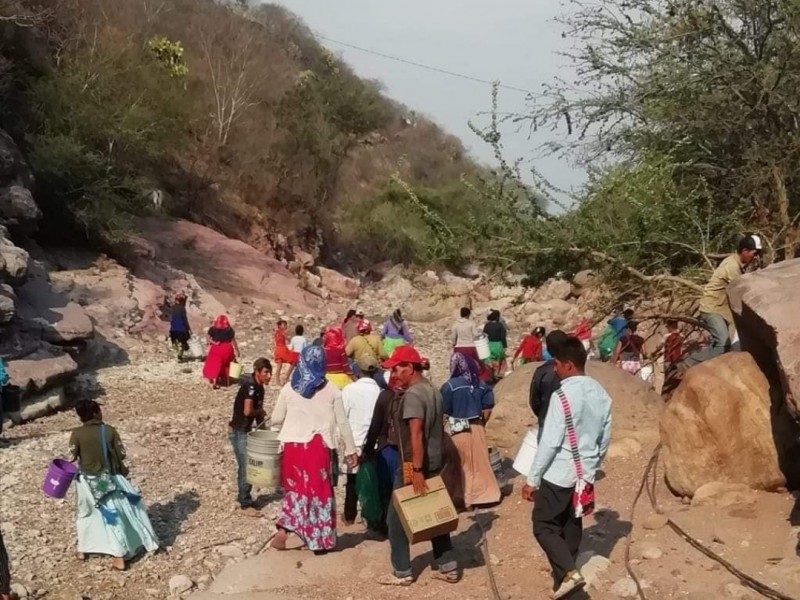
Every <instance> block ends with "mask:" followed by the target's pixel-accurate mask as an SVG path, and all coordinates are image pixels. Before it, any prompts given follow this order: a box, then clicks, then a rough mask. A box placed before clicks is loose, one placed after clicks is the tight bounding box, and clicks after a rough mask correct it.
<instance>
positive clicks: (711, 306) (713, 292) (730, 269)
mask: <svg viewBox="0 0 800 600" xmlns="http://www.w3.org/2000/svg"><path fill="white" fill-rule="evenodd" d="M743 273H744V267H743V266H742V264H741V263H740V262H739V256H738V255H736V254H731V255H730V256H729V257H728V258H726V259H725V260H723V261H722V262H721V263H720V265H719V266H718V267H717V269H716V270H715V271H714V274H713V275H711V279H709V280H708V283H707V284H706V287H705V288H704V289H703V297H702V298H701V299H700V312H704V313H716V314H718V315H721V316H722V317H723V318H724V319H725V321H727V323H728V324H729V325H732V324H733V314H732V313H731V307H730V304H729V302H728V293H727V290H728V284H730V282H731V281H735V280H736V279H738V278H739V277H741V276H742V274H743Z"/></svg>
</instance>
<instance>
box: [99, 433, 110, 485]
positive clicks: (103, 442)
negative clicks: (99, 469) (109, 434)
mask: <svg viewBox="0 0 800 600" xmlns="http://www.w3.org/2000/svg"><path fill="white" fill-rule="evenodd" d="M100 445H101V446H102V449H103V466H104V467H105V469H106V471H108V472H109V473H111V468H110V466H109V464H108V443H107V442H106V425H105V423H103V424H102V425H100Z"/></svg>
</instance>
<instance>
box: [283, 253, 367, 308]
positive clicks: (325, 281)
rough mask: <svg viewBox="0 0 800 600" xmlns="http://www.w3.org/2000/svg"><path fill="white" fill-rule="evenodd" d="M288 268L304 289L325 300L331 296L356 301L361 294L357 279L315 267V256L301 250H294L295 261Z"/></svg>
mask: <svg viewBox="0 0 800 600" xmlns="http://www.w3.org/2000/svg"><path fill="white" fill-rule="evenodd" d="M288 266H289V271H290V272H292V273H294V274H295V275H297V278H298V279H299V280H300V287H301V288H302V289H304V290H306V291H307V292H309V293H311V294H314V295H315V296H317V297H318V298H322V299H323V300H327V299H329V298H330V297H331V294H333V295H335V296H339V297H341V298H347V299H349V300H356V299H358V297H359V295H360V294H361V283H360V282H359V281H358V280H357V279H353V278H352V277H347V276H346V275H342V274H341V273H339V272H338V271H334V270H333V269H328V268H326V267H321V266H318V265H315V261H314V256H313V255H312V254H310V253H309V252H306V251H305V250H301V249H300V248H295V249H294V260H292V261H291V262H290V263H289V265H288Z"/></svg>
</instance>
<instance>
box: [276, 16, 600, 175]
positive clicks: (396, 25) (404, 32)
mask: <svg viewBox="0 0 800 600" xmlns="http://www.w3.org/2000/svg"><path fill="white" fill-rule="evenodd" d="M275 1H276V2H277V3H278V4H281V5H283V6H285V7H286V8H288V9H290V10H292V11H293V12H295V13H296V14H298V15H299V16H300V17H302V19H303V20H304V21H305V22H306V24H307V25H308V26H309V27H310V28H311V29H312V31H314V32H315V33H317V34H320V35H323V36H326V37H328V38H332V39H335V40H339V41H341V42H346V43H349V44H353V45H356V46H360V47H362V48H367V49H369V50H374V51H376V52H381V53H384V54H389V55H392V56H397V57H400V58H404V59H406V60H410V61H414V62H418V63H423V64H427V65H431V66H434V67H438V68H441V69H445V70H448V71H455V72H458V73H463V74H465V75H470V76H472V77H476V78H479V79H484V80H487V81H493V80H499V81H500V82H501V83H503V84H506V85H510V86H514V87H519V88H523V89H527V90H532V91H534V92H536V91H539V90H541V86H542V83H543V82H545V81H550V80H552V79H553V78H554V77H555V76H557V75H558V76H561V77H564V78H567V79H571V78H572V76H573V70H572V68H571V67H570V65H569V62H568V60H567V59H565V58H563V57H561V56H558V55H557V52H558V51H559V50H565V49H567V46H566V44H567V43H568V42H567V41H566V40H564V39H563V38H562V37H561V26H560V25H559V24H557V23H555V22H554V21H553V19H554V18H555V17H556V16H557V15H558V14H561V12H562V11H563V8H562V7H561V3H560V2H558V1H556V0H501V1H500V2H496V3H488V2H486V0H426V1H423V0H405V1H404V2H397V1H392V2H390V1H388V0H275ZM321 43H323V44H324V45H325V46H326V47H328V48H330V49H331V50H332V51H334V52H335V53H336V54H337V55H339V56H341V57H342V58H343V59H344V60H345V61H346V62H347V63H348V64H350V65H351V66H352V68H353V69H354V71H355V72H356V73H357V74H358V75H360V76H362V77H367V78H370V79H378V80H380V81H381V82H382V83H383V85H384V86H385V93H386V94H387V95H388V96H390V97H391V98H393V99H395V100H397V101H399V102H402V103H403V104H405V105H407V106H408V107H409V108H410V109H413V110H416V111H417V112H418V113H422V114H424V115H426V116H427V117H429V118H431V119H432V120H434V121H435V122H436V123H438V124H439V125H441V126H442V127H443V128H444V129H445V130H447V131H448V132H450V133H452V134H455V135H456V136H458V137H459V138H461V140H462V141H463V142H464V145H465V146H466V147H467V148H468V149H469V150H470V152H471V153H472V155H473V156H475V157H476V158H478V159H479V160H481V161H484V162H489V163H491V162H493V160H492V153H491V149H490V148H489V147H488V146H486V145H485V144H484V143H483V142H482V141H481V140H480V139H478V138H477V137H476V136H475V135H474V134H473V133H472V131H470V129H469V127H468V126H467V121H468V120H470V119H473V120H475V121H476V122H478V123H480V122H481V121H480V117H478V116H477V115H478V114H479V113H481V112H485V111H487V110H488V109H489V107H490V87H489V86H488V85H484V84H481V83H476V82H472V81H467V80H464V79H459V78H455V77H450V76H447V75H443V74H439V73H434V72H430V71H427V70H423V69H420V68H417V67H414V66H411V65H406V64H402V63H399V62H395V61H392V60H388V59H385V58H382V57H379V56H375V55H372V54H368V53H365V52H361V51H358V50H354V49H351V48H347V47H343V46H340V45H338V44H334V43H331V42H327V41H324V40H321ZM525 107H526V101H525V94H523V93H520V92H514V91H509V90H501V92H500V110H501V111H508V112H524V111H525ZM504 134H505V138H504V147H505V150H506V155H507V158H509V159H514V158H518V157H520V158H524V159H530V160H534V165H535V166H536V168H537V169H538V170H539V171H540V172H542V173H544V174H545V176H547V177H548V178H549V179H550V180H551V181H552V182H553V183H554V184H556V185H557V186H559V187H562V188H566V189H569V188H575V187H576V186H579V185H580V184H581V183H583V181H584V174H583V172H582V171H580V170H575V169H573V168H572V167H571V166H570V165H569V164H568V163H567V161H565V160H564V159H562V158H556V157H548V158H538V156H539V153H538V152H537V151H536V149H537V147H538V146H539V145H540V144H541V143H542V142H544V141H547V139H549V138H548V137H546V136H550V135H551V134H549V133H547V134H543V133H537V134H534V137H533V138H531V139H529V138H528V132H527V131H525V132H522V133H514V131H513V128H512V127H511V126H508V127H506V128H505V130H504Z"/></svg>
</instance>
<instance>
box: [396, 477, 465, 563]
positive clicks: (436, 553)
mask: <svg viewBox="0 0 800 600" xmlns="http://www.w3.org/2000/svg"><path fill="white" fill-rule="evenodd" d="M401 487H403V474H402V468H401V469H400V470H399V471H398V472H397V474H396V475H395V480H394V489H397V488H401ZM386 521H387V525H388V526H389V545H390V547H391V557H392V569H393V571H394V575H395V577H412V576H413V573H412V572H411V546H410V544H409V543H408V538H407V537H406V532H405V530H404V529H403V524H402V523H401V522H400V517H399V515H398V514H397V510H396V509H395V507H394V502H391V503H390V504H389V514H388V515H387V518H386ZM431 545H432V546H433V560H434V562H435V563H436V565H437V566H438V568H439V572H440V573H449V572H450V571H455V570H456V569H457V568H458V563H457V562H456V558H455V555H454V553H453V542H452V540H450V534H449V533H445V534H444V535H440V536H438V537H435V538H433V539H432V540H431Z"/></svg>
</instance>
